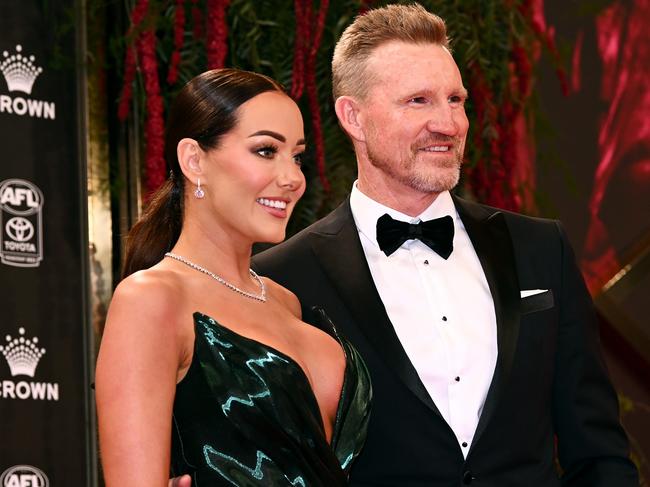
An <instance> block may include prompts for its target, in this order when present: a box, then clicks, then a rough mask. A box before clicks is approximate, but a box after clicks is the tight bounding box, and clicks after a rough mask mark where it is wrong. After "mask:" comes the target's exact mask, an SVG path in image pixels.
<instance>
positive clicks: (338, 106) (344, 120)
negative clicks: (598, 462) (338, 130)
mask: <svg viewBox="0 0 650 487" xmlns="http://www.w3.org/2000/svg"><path fill="white" fill-rule="evenodd" d="M361 109H362V107H361V105H360V104H359V102H357V100H355V99H354V98H352V97H351V96H339V97H338V98H337V99H336V102H334V110H335V111H336V116H337V117H338V119H339V123H340V124H341V126H342V127H343V130H345V131H346V132H347V134H348V135H349V136H350V137H352V138H353V139H354V140H358V141H360V142H364V141H365V140H366V136H365V133H364V130H363V123H362V120H363V118H362V116H361Z"/></svg>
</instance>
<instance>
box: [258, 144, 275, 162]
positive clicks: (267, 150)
mask: <svg viewBox="0 0 650 487" xmlns="http://www.w3.org/2000/svg"><path fill="white" fill-rule="evenodd" d="M255 152H256V153H257V154H258V155H260V156H262V157H264V158H265V159H272V158H273V156H274V155H275V154H276V152H278V149H277V148H276V147H273V146H266V147H260V148H259V149H255Z"/></svg>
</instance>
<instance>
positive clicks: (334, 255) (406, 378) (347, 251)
mask: <svg viewBox="0 0 650 487" xmlns="http://www.w3.org/2000/svg"><path fill="white" fill-rule="evenodd" d="M330 217H331V218H328V220H327V221H326V222H324V223H325V224H324V225H322V226H320V227H319V229H318V231H315V232H313V233H311V234H310V235H309V239H310V244H311V247H312V249H313V251H314V253H315V254H316V257H317V258H318V261H319V263H320V265H321V266H322V267H323V269H324V270H325V273H326V274H327V276H328V278H329V279H330V281H331V283H332V285H333V286H334V288H335V289H336V291H337V292H338V293H339V295H340V297H341V298H342V300H343V301H344V302H345V304H346V306H347V307H348V309H349V310H350V312H351V313H352V316H353V318H354V320H355V322H356V324H357V326H358V327H359V328H360V329H361V332H362V333H363V335H364V336H365V337H366V339H367V340H368V342H369V343H370V344H372V346H373V348H374V349H375V350H376V351H377V353H378V354H379V356H380V357H382V359H383V360H385V362H386V363H387V366H388V368H389V369H390V370H392V371H393V372H394V373H396V374H397V375H398V377H399V378H400V379H401V381H402V382H403V383H404V384H405V385H406V387H408V388H409V389H410V390H411V391H412V392H413V394H415V395H416V396H417V397H418V398H419V399H420V400H421V401H422V402H423V403H425V404H426V405H427V406H428V407H429V408H430V409H432V410H433V411H434V412H435V413H436V414H438V415H439V416H440V412H439V411H438V409H437V408H436V406H435V404H434V403H433V400H432V399H431V397H430V396H429V394H428V392H427V390H426V388H425V387H424V385H423V384H422V381H421V380H420V377H419V376H418V374H417V372H416V370H415V368H414V367H413V364H412V363H411V361H410V360H409V358H408V356H407V355H406V352H405V351H404V349H403V347H402V344H401V343H400V341H399V338H398V337H397V334H396V333H395V329H394V328H393V325H392V324H391V322H390V319H389V318H388V315H387V313H386V309H385V307H384V304H383V303H382V301H381V298H380V296H379V293H378V292H377V288H376V287H375V284H374V281H373V279H372V275H371V273H370V269H369V268H368V263H367V262H366V258H365V254H364V253H363V248H362V246H361V242H360V240H359V233H358V230H357V227H356V225H355V223H354V219H353V217H352V212H351V210H350V201H349V199H348V200H347V201H346V202H345V203H343V204H342V205H341V206H339V208H337V209H336V210H335V211H334V212H333V213H332V214H331V215H330Z"/></svg>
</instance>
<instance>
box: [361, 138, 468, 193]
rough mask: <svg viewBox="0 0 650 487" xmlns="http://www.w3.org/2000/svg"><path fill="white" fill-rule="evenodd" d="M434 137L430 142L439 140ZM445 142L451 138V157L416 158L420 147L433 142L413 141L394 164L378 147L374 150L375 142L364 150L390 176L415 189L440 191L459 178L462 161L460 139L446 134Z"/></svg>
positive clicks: (374, 163)
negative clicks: (405, 155) (408, 151)
mask: <svg viewBox="0 0 650 487" xmlns="http://www.w3.org/2000/svg"><path fill="white" fill-rule="evenodd" d="M440 141H442V139H441V138H437V139H436V140H434V141H432V142H440ZM444 141H445V142H449V141H450V142H452V143H453V147H452V148H451V150H453V151H454V156H455V157H453V158H449V157H447V156H441V157H435V156H433V157H431V156H427V157H428V158H429V160H427V161H422V160H418V155H419V154H421V152H420V150H419V147H422V146H426V145H432V144H431V142H429V143H427V144H422V143H416V144H414V145H413V146H412V147H411V151H410V154H409V156H408V157H406V158H403V159H402V160H401V161H399V162H398V163H397V165H396V164H395V161H391V160H389V159H388V158H386V157H385V156H384V155H383V154H381V153H380V152H379V151H375V149H374V144H368V145H367V148H366V150H367V154H368V159H369V160H370V163H371V164H372V165H373V166H374V167H376V168H377V169H380V170H381V171H382V172H384V173H385V174H387V175H388V176H389V177H390V178H391V179H394V180H395V181H397V182H399V183H401V184H403V185H405V186H407V187H409V188H412V189H414V190H415V191H418V192H420V193H442V192H444V191H450V190H452V189H453V188H454V187H455V186H456V185H457V184H458V181H459V179H460V166H461V165H462V163H463V143H462V141H461V140H460V139H458V138H457V137H451V138H446V139H445V140H444Z"/></svg>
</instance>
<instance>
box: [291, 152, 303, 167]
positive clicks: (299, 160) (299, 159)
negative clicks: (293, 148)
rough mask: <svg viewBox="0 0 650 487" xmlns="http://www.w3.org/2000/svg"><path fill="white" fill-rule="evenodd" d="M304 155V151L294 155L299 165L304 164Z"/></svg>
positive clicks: (294, 159)
mask: <svg viewBox="0 0 650 487" xmlns="http://www.w3.org/2000/svg"><path fill="white" fill-rule="evenodd" d="M302 156H303V153H302V152H301V153H300V154H296V155H294V156H293V161H294V162H295V163H296V164H298V165H299V166H302Z"/></svg>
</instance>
